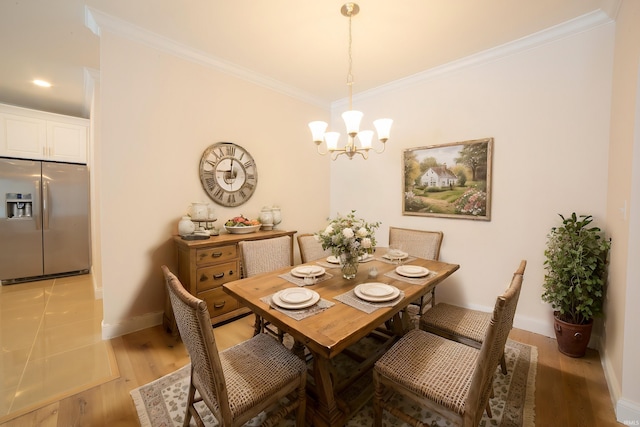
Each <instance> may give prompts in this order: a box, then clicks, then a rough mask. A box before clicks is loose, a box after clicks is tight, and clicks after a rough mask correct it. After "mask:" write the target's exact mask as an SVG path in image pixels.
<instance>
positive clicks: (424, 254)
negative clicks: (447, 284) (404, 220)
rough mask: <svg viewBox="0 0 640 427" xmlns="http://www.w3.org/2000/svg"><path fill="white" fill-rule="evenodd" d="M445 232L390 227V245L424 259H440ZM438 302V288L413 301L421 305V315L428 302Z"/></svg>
mask: <svg viewBox="0 0 640 427" xmlns="http://www.w3.org/2000/svg"><path fill="white" fill-rule="evenodd" d="M443 237H444V233H442V231H427V230H412V229H409V228H398V227H389V247H390V248H391V247H396V248H398V249H400V250H402V251H404V252H407V253H408V254H409V255H413V256H417V257H420V258H424V259H432V260H434V261H438V260H439V259H440V247H441V246H442V239H443ZM429 303H430V304H431V306H433V305H435V303H436V288H433V289H432V290H431V296H422V297H420V299H419V300H417V301H414V302H412V304H413V305H417V306H418V307H419V311H418V313H419V315H422V312H423V310H424V307H425V306H426V305H427V304H429Z"/></svg>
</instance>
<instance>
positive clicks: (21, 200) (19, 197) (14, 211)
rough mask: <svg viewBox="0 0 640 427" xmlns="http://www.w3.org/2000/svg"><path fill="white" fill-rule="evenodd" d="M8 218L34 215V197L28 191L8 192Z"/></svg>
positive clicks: (6, 200) (6, 199)
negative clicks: (25, 192)
mask: <svg viewBox="0 0 640 427" xmlns="http://www.w3.org/2000/svg"><path fill="white" fill-rule="evenodd" d="M5 203H6V206H7V218H30V217H31V216H32V215H33V199H32V198H31V194H30V193H27V194H24V193H6V196H5Z"/></svg>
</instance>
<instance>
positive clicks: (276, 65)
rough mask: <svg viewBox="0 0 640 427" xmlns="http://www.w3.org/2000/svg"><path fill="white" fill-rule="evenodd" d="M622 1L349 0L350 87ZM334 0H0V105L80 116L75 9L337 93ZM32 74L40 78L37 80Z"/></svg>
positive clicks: (87, 47) (340, 59) (82, 56)
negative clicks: (355, 9)
mask: <svg viewBox="0 0 640 427" xmlns="http://www.w3.org/2000/svg"><path fill="white" fill-rule="evenodd" d="M620 1H621V0H396V1H391V0H360V1H357V3H358V4H359V6H360V13H359V14H358V15H357V16H355V17H354V18H353V29H352V31H353V74H354V77H355V85H354V94H357V93H358V92H362V91H364V90H367V89H371V88H375V87H378V86H381V85H383V84H385V83H389V82H391V81H394V80H397V79H400V78H403V77H408V76H411V75H414V74H416V73H420V72H423V71H426V70H428V69H431V68H433V67H436V66H438V65H442V64H445V63H449V62H451V61H454V60H456V59H460V58H463V57H466V56H469V55H472V54H474V53H478V52H481V51H484V50H486V49H489V48H491V47H495V46H499V45H502V44H505V43H507V42H510V41H513V40H517V39H519V38H522V37H525V36H528V35H530V34H533V33H535V32H538V31H541V30H544V29H547V28H549V27H552V26H554V25H558V24H561V23H564V22H566V21H568V20H571V19H573V18H576V17H578V16H582V15H584V14H587V13H590V12H593V11H596V10H603V11H604V12H605V13H607V14H608V15H609V16H611V17H612V18H615V13H616V11H617V7H618V5H619V3H620ZM343 3H344V0H322V1H318V0H316V1H310V0H307V1H298V2H295V1H291V0H268V1H266V0H264V1H256V0H233V1H230V0H188V1H176V0H2V1H0V58H1V61H2V62H1V64H2V66H0V102H3V103H8V104H14V105H20V106H24V107H28V108H35V109H41V110H45V111H52V112H57V113H61V114H69V115H76V116H85V117H86V105H85V103H86V100H85V93H84V83H85V70H99V69H100V63H99V62H100V61H99V43H100V40H99V37H98V36H96V35H95V34H93V33H92V32H91V31H90V30H89V29H88V28H87V27H86V26H85V7H86V6H88V7H89V8H91V9H93V10H95V11H99V12H100V13H103V14H106V15H110V16H111V17H113V18H115V19H117V20H119V21H124V23H128V25H133V26H136V27H139V28H140V29H143V30H146V31H149V32H152V33H155V34H157V35H159V36H163V37H166V38H169V39H171V40H173V41H175V42H177V43H179V44H181V45H184V46H188V47H189V48H191V49H195V50H197V51H199V52H201V53H203V54H205V55H207V56H208V57H210V58H212V60H214V61H223V62H226V63H231V64H233V65H234V67H237V68H240V69H246V70H249V71H250V72H251V73H253V74H255V75H258V76H263V77H264V78H265V79H269V80H275V81H277V82H281V83H283V84H285V85H287V86H289V87H292V88H295V90H297V91H300V92H301V93H304V94H308V95H309V96H310V97H312V98H314V99H317V100H318V101H319V102H325V103H327V104H328V103H330V102H331V101H335V100H338V99H341V98H344V97H345V96H346V95H347V86H346V75H347V69H348V68H347V67H348V61H347V58H348V56H347V46H348V44H347V40H348V19H347V18H345V17H344V16H342V15H341V14H340V7H341V6H342V5H343ZM35 78H40V79H45V80H48V81H51V83H52V84H53V87H51V88H48V89H42V88H39V87H36V86H35V85H33V84H32V83H31V81H32V80H33V79H35Z"/></svg>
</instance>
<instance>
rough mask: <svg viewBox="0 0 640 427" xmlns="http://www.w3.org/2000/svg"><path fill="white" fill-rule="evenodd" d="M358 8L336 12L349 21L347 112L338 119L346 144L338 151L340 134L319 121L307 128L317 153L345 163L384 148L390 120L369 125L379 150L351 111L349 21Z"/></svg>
mask: <svg viewBox="0 0 640 427" xmlns="http://www.w3.org/2000/svg"><path fill="white" fill-rule="evenodd" d="M359 11H360V7H359V6H358V5H357V4H356V3H346V4H344V5H343V6H342V8H341V9H340V12H341V13H342V14H343V15H344V16H346V17H348V18H349V74H348V76H347V86H348V87H349V111H345V112H344V113H342V120H344V124H345V126H346V128H347V135H348V139H347V143H346V144H345V146H344V147H342V148H338V140H339V139H340V134H339V133H338V132H326V130H327V127H328V124H327V123H326V122H323V121H313V122H310V123H309V129H310V130H311V137H312V138H313V142H314V143H315V144H316V147H317V149H318V154H321V155H325V154H329V153H331V158H332V159H333V160H335V159H337V158H338V156H340V155H341V154H346V155H347V157H348V158H349V160H351V159H353V156H354V155H355V154H356V153H357V154H360V155H361V156H362V157H363V158H364V159H367V158H368V156H369V150H373V151H375V152H376V153H378V154H380V153H382V152H383V151H384V149H385V143H386V142H387V140H388V139H389V134H390V131H391V125H392V124H393V120H391V119H378V120H376V121H374V122H373V125H374V126H375V128H376V132H377V133H378V140H379V141H380V142H381V143H382V149H381V150H376V149H374V148H373V146H372V142H371V141H372V139H373V131H370V130H363V131H361V130H360V122H361V121H362V117H363V115H364V114H363V113H362V112H361V111H356V110H352V109H351V108H352V104H353V73H352V64H353V58H352V55H351V40H352V37H351V18H352V17H353V16H355V15H357V14H358V12H359ZM356 137H357V138H358V141H359V142H360V146H359V147H358V146H357V145H356V143H355V138H356ZM323 142H324V143H325V144H326V146H327V150H326V151H324V152H323V151H321V149H320V145H322V143H323Z"/></svg>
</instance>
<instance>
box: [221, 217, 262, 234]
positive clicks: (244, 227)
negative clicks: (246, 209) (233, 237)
mask: <svg viewBox="0 0 640 427" xmlns="http://www.w3.org/2000/svg"><path fill="white" fill-rule="evenodd" d="M261 225H262V224H261V223H260V221H258V220H257V219H248V218H246V217H244V216H243V215H240V216H235V217H233V218H231V219H230V220H228V221H227V222H225V223H224V228H225V229H226V230H227V231H228V232H229V233H231V234H247V233H253V232H254V231H258V230H259V229H260V226H261Z"/></svg>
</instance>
